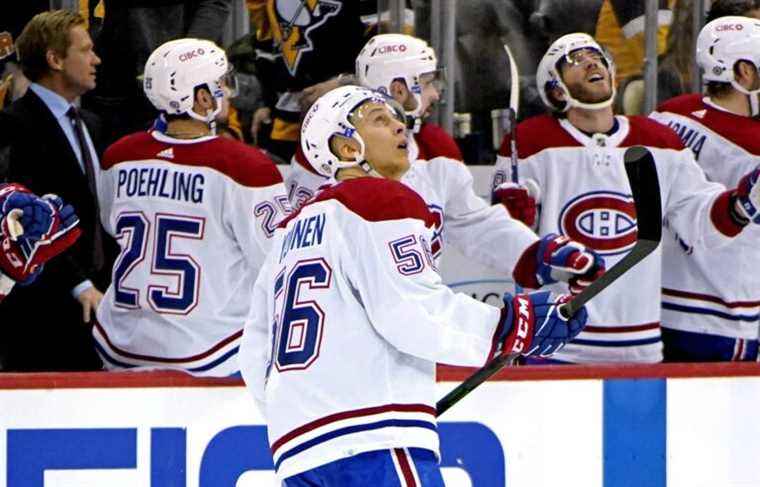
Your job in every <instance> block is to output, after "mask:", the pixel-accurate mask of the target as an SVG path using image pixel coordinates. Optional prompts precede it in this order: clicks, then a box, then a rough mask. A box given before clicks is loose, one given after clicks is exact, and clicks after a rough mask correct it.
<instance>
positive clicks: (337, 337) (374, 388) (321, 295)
mask: <svg viewBox="0 0 760 487" xmlns="http://www.w3.org/2000/svg"><path fill="white" fill-rule="evenodd" d="M404 130H405V128H404V124H403V122H402V121H401V120H400V119H398V118H396V117H395V116H394V112H393V110H392V108H391V107H390V106H388V104H387V102H386V99H385V98H384V97H382V95H380V94H379V93H377V92H372V91H370V90H367V89H364V88H359V87H353V86H347V87H342V88H338V89H336V90H333V91H331V92H329V93H327V94H326V95H324V96H323V97H322V98H320V99H319V100H318V101H317V102H316V103H315V104H314V106H313V107H312V108H311V110H310V111H309V112H308V114H307V115H306V118H305V120H304V123H303V126H302V129H301V143H302V146H303V149H304V153H305V154H306V155H307V157H308V159H309V161H310V162H311V163H312V164H313V165H314V168H315V169H316V170H317V171H319V172H321V173H323V174H326V175H334V176H335V177H337V179H338V182H334V183H333V184H332V185H331V186H330V187H328V188H326V189H324V190H322V191H321V192H320V193H319V195H317V197H316V198H315V199H314V200H312V201H310V202H309V203H307V204H306V205H305V206H304V207H302V208H301V209H300V210H299V211H298V212H297V213H296V214H294V215H292V216H291V217H290V218H288V219H286V220H285V221H284V222H283V223H282V224H281V225H280V228H279V229H278V231H277V232H276V233H275V237H274V244H273V249H272V252H271V253H270V254H269V256H268V257H267V260H266V262H265V264H264V266H263V268H262V270H261V273H260V275H259V278H258V279H257V281H256V287H255V290H254V294H253V302H254V304H253V306H252V309H253V313H252V316H251V318H250V319H249V320H248V321H247V322H246V326H245V333H244V335H243V343H242V344H241V351H240V357H239V358H240V363H241V367H240V368H241V372H242V374H243V378H244V379H245V381H246V385H247V386H248V388H249V389H250V391H251V392H252V394H253V396H254V398H255V399H256V401H257V403H258V404H259V406H260V408H261V410H262V412H263V413H264V415H265V417H266V419H267V425H268V435H269V442H270V446H271V451H272V456H273V461H274V465H275V469H276V470H277V476H278V478H279V479H280V480H282V481H283V485H285V486H287V487H294V486H296V487H297V486H311V485H330V486H332V487H349V486H351V487H353V486H357V487H358V486H369V485H371V486H374V487H384V486H388V487H390V486H394V487H395V486H399V485H402V486H426V487H439V486H443V480H442V477H441V474H440V471H439V468H438V458H439V454H438V434H437V431H436V419H435V400H436V397H435V364H436V363H437V362H443V363H448V364H457V365H466V366H481V365H483V364H484V363H485V362H486V361H487V360H489V359H490V358H492V357H494V356H495V355H497V354H501V353H520V354H525V355H534V354H541V355H546V354H550V353H552V352H553V351H555V350H557V349H558V348H560V347H561V346H562V345H563V344H564V343H565V342H566V341H567V340H568V339H570V338H571V337H572V336H573V335H575V334H577V332H578V331H579V330H580V329H581V328H582V327H583V324H584V322H585V319H586V311H585V309H583V310H581V311H580V312H579V313H578V314H576V315H575V316H574V317H573V318H571V319H569V320H565V319H563V318H561V317H560V315H559V313H558V311H557V310H558V306H557V305H558V304H559V303H560V302H563V301H565V300H567V299H569V297H568V296H558V295H555V294H553V293H549V292H545V291H544V292H537V293H534V294H530V295H525V294H522V295H517V296H511V295H508V294H507V295H505V296H504V307H503V308H502V309H499V308H496V307H493V306H490V305H488V304H485V303H482V302H480V301H478V300H475V299H472V298H470V297H468V296H466V295H464V294H455V293H454V292H452V291H451V290H450V289H449V288H447V287H446V286H444V285H443V284H442V283H441V278H440V276H439V274H438V272H437V270H436V267H435V259H434V258H433V256H432V251H431V248H430V244H431V241H432V239H433V238H434V236H433V234H434V231H433V228H434V226H435V216H434V215H433V214H431V212H430V211H429V210H428V208H427V205H426V204H425V202H424V201H423V200H422V199H421V198H420V197H419V196H418V195H417V194H416V193H415V192H414V191H412V190H411V189H409V188H408V187H407V186H405V185H403V184H400V183H399V182H398V181H399V180H400V179H401V178H402V177H403V174H404V172H405V170H406V169H407V168H408V165H409V161H408V157H407V146H406V143H405V140H406V138H405V134H404ZM525 246H526V244H525V243H524V242H523V241H521V240H519V239H515V240H504V241H502V242H501V254H502V255H503V256H504V259H505V260H507V261H510V262H515V261H516V260H518V257H519V256H520V254H521V253H522V252H524V248H525ZM533 259H534V261H535V263H536V265H537V267H535V270H536V271H538V272H545V271H547V270H548V269H547V266H546V264H544V263H543V260H542V259H538V258H537V257H536V256H535V255H534V256H533ZM586 259H587V260H589V261H591V260H593V259H592V257H591V256H590V255H586ZM541 268H543V271H542V270H541Z"/></svg>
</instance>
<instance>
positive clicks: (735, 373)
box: [0, 362, 760, 390]
mask: <svg viewBox="0 0 760 487" xmlns="http://www.w3.org/2000/svg"><path fill="white" fill-rule="evenodd" d="M474 371H475V369H472V368H468V367H451V366H446V365H440V366H438V381H439V382H461V381H463V380H464V379H466V378H467V377H469V376H470V374H472V373H473V372H474ZM704 377H760V364H759V363H756V362H723V363H714V364H699V363H695V364H651V365H650V364H645V365H640V364H624V365H621V364H609V365H540V366H535V365H534V366H525V367H508V368H505V369H504V370H502V371H501V372H499V373H498V374H496V376H495V377H493V378H492V379H489V380H492V381H493V380H496V381H531V380H532V381H544V380H589V379H591V380H593V379H650V378H704ZM242 385H243V381H242V380H241V379H235V378H200V377H193V376H190V375H187V374H184V373H182V372H171V371H153V372H57V373H55V372H50V373H27V374H16V373H0V390H13V389H90V388H98V389H111V388H131V387H135V388H139V387H147V388H149V387H240V386H242Z"/></svg>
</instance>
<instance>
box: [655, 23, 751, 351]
mask: <svg viewBox="0 0 760 487" xmlns="http://www.w3.org/2000/svg"><path fill="white" fill-rule="evenodd" d="M696 56H697V63H698V64H699V66H700V68H701V69H702V72H703V75H702V76H703V79H704V80H705V81H707V96H706V97H704V98H703V96H702V95H700V94H693V95H684V96H680V97H678V98H674V99H672V100H669V101H667V102H665V103H663V104H662V106H660V107H659V108H658V109H657V111H655V112H654V113H652V114H651V117H652V118H654V119H655V120H657V121H659V122H662V123H663V124H667V125H669V126H670V127H671V128H672V129H673V130H675V131H676V133H678V135H679V136H680V137H681V141H682V142H683V143H684V145H686V146H687V147H689V148H690V149H691V150H692V151H693V152H694V156H695V157H696V159H697V163H698V164H699V165H700V166H701V167H702V169H703V170H704V172H705V174H706V175H707V179H709V180H710V181H717V182H719V183H722V184H724V185H725V186H727V187H735V186H737V185H739V186H740V187H741V186H744V185H747V184H751V182H750V181H747V180H746V179H745V180H744V181H742V177H743V176H744V175H745V174H746V173H748V172H750V171H752V170H753V169H754V168H755V167H756V166H757V165H758V164H760V140H758V137H757V134H758V133H760V121H758V119H757V118H756V117H757V116H758V115H759V114H760V103H758V97H760V74H758V68H760V21H758V20H757V19H750V18H747V17H723V18H719V19H717V20H714V21H712V22H710V23H709V24H707V25H706V26H705V27H704V28H703V29H702V31H701V32H700V34H699V37H698V39H697V52H696ZM759 236H760V234H759V233H758V232H757V231H755V229H753V231H751V232H750V231H744V232H742V233H741V234H740V235H738V236H737V237H736V239H734V240H733V241H732V242H731V243H730V244H728V245H726V246H725V247H722V248H720V249H717V250H706V249H702V248H697V247H695V246H694V245H693V244H692V242H691V241H690V240H688V239H687V238H686V237H685V236H682V235H680V234H678V235H676V236H674V237H673V238H670V239H665V241H664V242H663V248H662V255H663V270H662V288H663V289H662V337H663V342H664V344H665V359H666V360H668V361H679V362H680V361H716V360H753V361H754V360H756V358H757V334H758V316H759V315H760V276H759V275H758V273H757V272H754V269H755V268H756V267H757V266H758V263H760V248H759V247H758V243H757V242H758V237H759ZM677 237H681V238H680V239H678V240H677ZM717 270H719V272H718V271H717Z"/></svg>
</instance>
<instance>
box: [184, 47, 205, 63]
mask: <svg viewBox="0 0 760 487" xmlns="http://www.w3.org/2000/svg"><path fill="white" fill-rule="evenodd" d="M204 54H206V51H204V50H203V48H202V47H199V48H198V49H193V50H192V51H190V52H186V53H184V54H180V55H179V60H180V61H181V62H183V63H184V62H185V61H189V60H191V59H193V58H195V57H198V56H203V55H204Z"/></svg>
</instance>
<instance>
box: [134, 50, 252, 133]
mask: <svg viewBox="0 0 760 487" xmlns="http://www.w3.org/2000/svg"><path fill="white" fill-rule="evenodd" d="M225 86H226V88H227V89H228V90H229V91H230V93H229V96H234V94H235V91H236V89H237V86H236V83H235V77H234V75H233V74H232V70H231V69H230V64H229V63H228V61H227V55H226V54H225V53H224V49H222V48H221V47H219V46H217V45H216V44H214V43H213V42H211V41H207V40H202V39H177V40H174V41H169V42H166V43H164V44H162V45H160V46H159V47H158V48H157V49H156V50H155V51H153V52H152V53H151V55H150V57H148V61H147V62H146V63H145V73H144V75H143V90H144V91H145V95H146V96H147V97H148V99H149V100H150V102H151V103H152V104H153V106H155V107H156V108H157V109H158V110H161V111H163V112H165V113H166V114H168V115H182V114H187V115H189V116H190V117H192V118H194V119H196V120H200V121H202V122H207V123H211V122H213V120H214V118H215V117H216V116H217V114H219V112H220V111H221V109H222V101H223V98H224V95H225V92H224V90H225ZM197 87H206V88H207V89H208V90H209V92H210V93H211V95H212V96H213V97H214V99H215V100H216V107H215V108H214V110H209V113H207V114H205V115H201V114H198V113H196V112H195V111H194V110H193V104H194V102H195V89H196V88H197Z"/></svg>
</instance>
